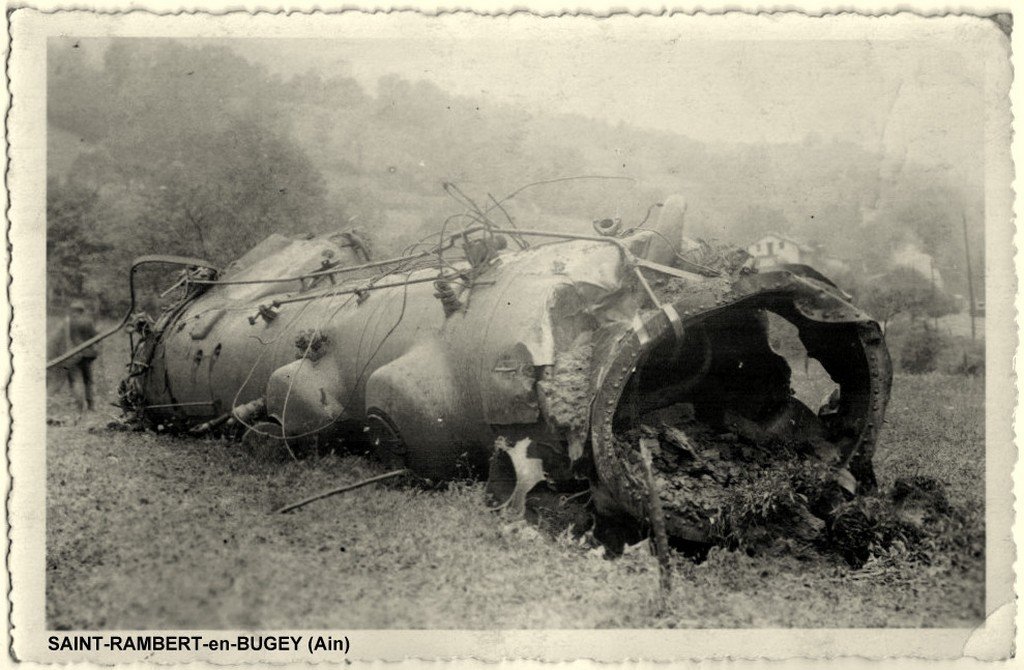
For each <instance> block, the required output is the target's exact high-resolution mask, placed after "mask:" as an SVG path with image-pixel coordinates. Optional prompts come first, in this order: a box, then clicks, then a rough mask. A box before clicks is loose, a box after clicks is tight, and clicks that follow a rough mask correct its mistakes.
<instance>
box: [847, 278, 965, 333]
mask: <svg viewBox="0 0 1024 670" xmlns="http://www.w3.org/2000/svg"><path fill="white" fill-rule="evenodd" d="M859 293H860V300H859V302H860V303H861V306H862V307H863V308H864V309H865V310H867V311H868V312H869V313H870V314H871V315H872V316H874V317H875V318H876V319H878V320H879V321H880V322H881V324H882V330H883V331H885V329H886V328H887V327H888V324H889V322H890V321H891V320H892V319H893V318H895V317H896V316H898V315H900V314H907V315H909V316H910V318H911V321H915V320H917V319H918V318H920V317H922V316H925V315H927V316H931V317H936V318H937V317H938V316H943V315H945V314H951V313H952V312H954V311H955V310H956V303H955V301H954V300H953V298H952V297H951V296H949V295H948V294H946V293H945V292H944V291H942V290H941V289H939V288H937V287H935V286H933V285H932V283H931V282H930V281H929V280H928V278H927V277H925V276H924V275H923V274H921V273H920V272H918V271H917V270H915V269H914V268H910V267H906V266H897V267H895V268H893V269H892V270H890V271H889V272H887V273H885V274H883V275H879V276H878V277H875V278H873V279H871V280H870V281H869V283H868V284H867V286H866V287H864V288H863V289H862V290H861V291H860V292H859Z"/></svg>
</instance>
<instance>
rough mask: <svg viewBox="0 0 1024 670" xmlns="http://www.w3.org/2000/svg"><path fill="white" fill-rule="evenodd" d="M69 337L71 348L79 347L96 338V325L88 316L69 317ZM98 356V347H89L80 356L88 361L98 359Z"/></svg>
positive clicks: (73, 315) (76, 315)
mask: <svg viewBox="0 0 1024 670" xmlns="http://www.w3.org/2000/svg"><path fill="white" fill-rule="evenodd" d="M68 337H69V339H70V340H71V346H72V347H77V346H78V345H79V344H81V343H82V342H85V341H87V340H91V339H92V338H94V337H96V325H95V324H94V323H93V322H92V319H90V318H89V316H88V315H86V314H72V315H71V316H69V317H68ZM97 355H98V354H97V352H96V347H88V348H87V349H85V350H84V351H82V352H81V353H80V354H79V356H81V357H82V358H88V359H93V358H96V356H97Z"/></svg>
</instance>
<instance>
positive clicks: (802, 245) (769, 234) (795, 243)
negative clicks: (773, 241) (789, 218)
mask: <svg viewBox="0 0 1024 670" xmlns="http://www.w3.org/2000/svg"><path fill="white" fill-rule="evenodd" d="M769 237H775V238H778V239H780V240H784V241H786V242H789V243H790V244H792V245H793V246H795V247H797V248H798V249H800V250H801V251H814V248H813V247H811V246H810V245H808V244H805V243H803V242H801V241H799V240H794V239H793V238H792V237H789V236H788V235H783V234H781V233H776V232H775V231H772V230H769V231H768V232H767V233H765V234H764V235H762V236H761V237H760V238H758V239H757V240H756V241H755V242H754V243H753V244H758V243H760V242H763V241H764V240H765V239H767V238H769Z"/></svg>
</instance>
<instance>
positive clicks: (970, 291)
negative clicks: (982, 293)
mask: <svg viewBox="0 0 1024 670" xmlns="http://www.w3.org/2000/svg"><path fill="white" fill-rule="evenodd" d="M960 220H961V221H963V224H964V256H965V258H966V259H967V299H968V300H970V301H971V302H970V305H971V341H972V342H973V341H974V339H975V330H974V278H973V277H972V276H971V243H970V241H969V240H968V239H967V215H966V214H965V213H964V212H963V210H961V211H960Z"/></svg>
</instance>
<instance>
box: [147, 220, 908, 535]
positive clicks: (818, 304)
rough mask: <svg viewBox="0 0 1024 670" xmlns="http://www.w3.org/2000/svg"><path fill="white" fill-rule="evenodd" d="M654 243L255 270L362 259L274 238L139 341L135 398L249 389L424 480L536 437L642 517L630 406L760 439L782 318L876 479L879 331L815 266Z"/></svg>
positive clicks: (861, 477) (326, 241)
mask: <svg viewBox="0 0 1024 670" xmlns="http://www.w3.org/2000/svg"><path fill="white" fill-rule="evenodd" d="M655 242H656V240H655V238H654V237H652V236H651V235H650V234H649V233H644V232H641V233H637V234H634V235H632V236H628V237H625V238H621V239H615V240H603V239H597V238H595V239H574V240H559V241H555V242H548V243H545V244H541V245H538V246H533V247H530V248H528V249H522V250H518V251H506V252H503V253H500V254H497V255H495V256H493V257H489V258H485V259H483V260H480V259H476V260H475V261H474V262H473V263H472V265H471V264H470V263H468V262H464V261H463V262H459V263H455V264H454V265H453V264H451V263H449V262H445V263H444V264H440V263H438V262H436V261H430V260H429V259H427V260H426V261H423V260H422V259H421V260H420V261H418V262H420V267H419V268H418V269H416V268H414V267H413V266H412V261H410V263H408V264H405V265H404V266H403V264H401V263H398V264H392V265H391V266H390V268H389V271H388V272H387V273H383V272H379V271H377V270H366V271H360V273H361V274H359V275H358V276H352V277H350V278H349V279H345V280H344V281H343V280H341V279H340V278H339V279H337V281H336V283H332V281H331V280H330V279H329V278H327V277H319V278H318V280H317V282H316V283H311V282H309V281H306V282H300V281H298V280H293V281H290V282H270V283H267V282H264V281H257V280H266V279H273V278H275V277H277V278H281V277H290V276H295V275H297V274H302V273H308V272H310V271H314V270H316V269H318V268H319V267H320V266H321V263H322V262H323V259H324V258H330V259H344V257H345V254H348V253H350V250H348V249H346V248H344V247H343V246H339V245H337V244H335V243H334V242H332V241H331V239H330V238H317V239H314V240H305V241H298V242H289V241H287V240H285V239H284V238H280V237H279V236H272V237H271V238H270V239H268V240H267V241H265V242H264V243H262V244H261V245H260V246H258V247H257V248H255V249H254V250H253V251H251V252H250V253H249V254H247V255H246V256H245V257H243V258H242V259H239V261H237V262H236V263H235V264H234V265H233V266H232V267H229V268H228V269H227V271H226V272H225V273H224V274H223V275H222V276H221V277H220V278H219V279H220V280H222V281H223V282H224V283H221V284H214V285H212V286H211V287H210V288H209V289H208V290H207V291H205V292H204V293H202V294H201V295H200V296H199V297H197V298H194V299H191V300H189V301H187V302H185V303H183V304H181V305H179V306H178V307H177V308H175V309H173V310H170V311H168V312H167V313H165V315H164V317H162V318H161V320H160V321H159V322H158V323H157V325H156V327H155V329H154V331H153V332H152V333H150V334H149V335H148V337H147V338H146V339H145V340H144V341H143V343H142V346H140V347H138V348H137V349H136V352H135V360H134V365H133V370H134V371H135V372H134V376H133V377H132V378H131V379H130V380H129V383H130V384H131V385H133V389H134V397H136V398H137V399H139V400H138V402H137V406H136V409H139V410H141V411H142V413H143V416H144V417H145V418H146V419H147V420H148V421H150V422H152V423H161V424H164V425H171V426H179V427H183V428H188V427H191V426H195V425H197V424H200V423H202V422H204V421H209V420H211V419H215V418H216V417H218V416H223V415H224V414H225V413H228V412H231V411H232V410H234V409H235V408H238V407H241V406H245V405H247V404H249V403H253V402H254V401H256V402H258V403H259V404H260V407H261V408H265V409H263V410H262V411H263V412H264V413H265V419H266V420H268V421H272V422H275V423H276V424H278V425H279V426H280V429H281V433H282V434H283V436H284V437H285V438H287V439H288V440H290V441H295V442H301V441H320V442H322V441H324V440H334V439H338V438H344V437H345V436H346V435H354V434H359V433H360V432H361V431H362V429H363V428H365V427H367V426H369V425H376V426H377V427H378V428H379V427H380V426H386V427H387V430H388V431H390V432H391V433H392V434H393V437H394V439H393V440H391V441H389V444H388V449H390V452H389V453H386V454H384V456H385V457H387V458H391V459H393V460H396V461H400V462H402V463H403V464H405V465H407V466H408V467H410V468H411V469H413V470H414V471H416V472H418V473H419V474H421V475H423V476H427V477H446V476H451V475H453V474H455V472H456V469H457V467H458V464H459V462H460V460H463V459H465V460H468V461H469V462H472V463H476V464H482V463H484V462H486V460H487V459H488V457H490V456H491V455H492V454H494V453H495V443H496V440H498V438H504V439H505V441H506V443H508V444H511V443H513V442H519V441H522V440H523V439H524V438H529V439H530V443H531V445H532V446H531V452H530V456H531V457H533V458H537V459H540V460H541V461H543V466H544V471H545V475H546V477H547V479H548V480H549V482H557V481H560V480H562V481H568V480H570V479H576V480H579V479H586V480H589V481H590V482H591V486H592V487H593V488H594V490H595V492H599V493H600V494H601V495H595V500H598V499H600V500H603V501H604V502H603V503H599V505H598V506H599V507H600V506H601V505H602V504H603V505H604V506H605V507H606V508H618V509H620V510H621V511H625V512H627V513H629V514H631V515H633V516H637V517H641V516H643V514H644V512H643V504H644V503H643V493H642V488H643V485H642V482H640V481H639V479H638V478H639V474H638V470H637V467H636V458H635V454H632V453H623V451H622V446H621V440H620V439H619V437H618V436H619V435H621V434H622V424H623V422H628V421H629V420H630V415H631V414H632V420H633V421H634V422H635V420H636V415H637V414H638V413H643V412H647V411H651V410H657V409H658V408H661V407H667V406H670V405H675V404H680V403H682V404H685V405H686V406H687V407H690V408H692V409H693V411H694V412H695V413H696V416H697V417H699V418H700V419H701V420H702V421H706V422H708V423H709V424H722V423H723V422H724V421H726V420H728V417H734V416H738V417H740V418H741V419H742V420H743V421H746V422H748V423H750V424H751V425H754V426H760V427H762V428H763V430H765V431H768V430H775V428H772V426H778V425H782V424H784V423H785V422H786V421H785V420H784V419H785V417H788V416H790V415H789V414H786V412H790V413H791V412H792V409H793V403H792V401H791V395H792V393H791V391H790V377H789V375H790V371H789V367H788V365H787V364H786V362H785V360H784V359H782V357H781V356H779V355H778V354H776V353H775V352H774V351H772V349H771V347H770V346H769V344H768V337H767V328H766V322H765V316H764V315H765V313H766V312H774V313H776V314H778V315H779V316H781V317H783V318H785V319H786V320H788V321H790V322H791V323H793V324H794V325H795V326H796V327H797V329H798V330H799V334H800V339H801V340H802V342H803V344H804V345H805V347H806V349H807V353H808V355H809V356H811V357H812V358H816V359H817V360H819V361H820V362H821V364H822V366H823V367H824V368H825V370H826V371H827V372H828V374H829V375H830V376H831V377H832V379H833V381H834V382H835V384H836V385H837V387H838V391H839V392H838V393H837V396H836V397H837V401H836V403H835V407H833V408H832V409H831V410H830V415H829V417H828V418H827V420H826V419H823V420H822V423H823V424H824V423H826V422H827V434H826V432H824V431H823V432H822V435H824V436H825V437H823V438H822V439H826V438H827V441H828V442H829V443H830V444H832V445H833V446H834V454H832V455H830V456H828V459H829V462H830V463H831V464H832V465H833V466H834V467H835V468H837V469H841V470H844V471H846V470H848V471H849V472H852V473H853V477H855V478H856V480H857V481H858V482H859V484H860V485H861V486H862V487H864V488H871V487H873V486H874V474H873V470H872V467H871V456H872V453H873V449H874V445H875V444H876V442H877V439H878V434H879V430H880V428H881V425H882V420H883V417H884V411H885V405H886V403H887V401H888V396H889V389H890V384H891V367H890V362H889V357H888V353H887V351H886V349H885V345H884V341H883V340H882V337H881V333H880V330H879V328H878V325H877V324H876V323H875V322H874V321H873V320H871V319H870V317H868V316H867V315H865V314H864V313H862V312H860V311H859V310H858V309H857V308H855V307H854V306H853V305H852V304H850V303H849V301H848V299H847V297H846V296H845V295H844V294H843V293H842V292H841V291H839V290H838V289H837V288H835V287H834V286H833V285H832V284H831V283H829V282H828V281H827V280H825V279H824V278H822V277H821V276H820V275H817V274H816V273H814V272H813V271H810V270H809V269H800V268H796V267H794V268H789V269H780V270H778V271H774V272H761V273H758V272H756V271H750V270H749V269H747V268H738V267H737V268H732V269H731V270H729V271H723V272H721V273H720V274H719V276H700V275H697V274H692V275H691V274H689V273H688V272H684V271H680V270H679V269H678V268H676V269H674V270H673V269H671V268H667V266H664V265H658V264H657V262H656V263H655V264H654V265H651V264H650V263H648V265H647V266H643V259H651V258H656V257H657V256H658V253H659V252H658V250H657V249H656V248H655V247H654V243H655ZM662 251H663V250H662ZM638 259H639V260H638ZM351 260H352V263H351V264H355V263H356V260H357V259H351ZM659 260H660V259H659ZM661 262H663V261H661ZM424 263H425V264H426V266H424ZM641 266H643V267H641ZM652 267H653V268H654V270H655V271H654V272H649V271H648V270H650V269H651V268H652ZM658 268H661V269H662V270H663V271H664V272H662V273H661V274H659V270H658ZM439 275H444V276H447V277H449V278H450V280H449V284H450V286H449V290H448V291H447V296H443V294H444V293H445V291H441V290H439V288H438V287H436V286H435V284H434V280H435V279H436V278H437V277H438V276H439ZM460 275H461V278H452V277H457V276H460ZM342 276H344V275H342ZM249 281H252V282H254V283H245V282H249ZM232 282H235V283H232ZM652 286H653V288H652ZM801 407H803V406H801ZM762 428H759V430H761V429H762ZM627 451H628V450H627ZM605 494H606V495H605ZM677 530H678V532H679V533H680V534H684V535H685V532H684V530H679V529H677Z"/></svg>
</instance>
